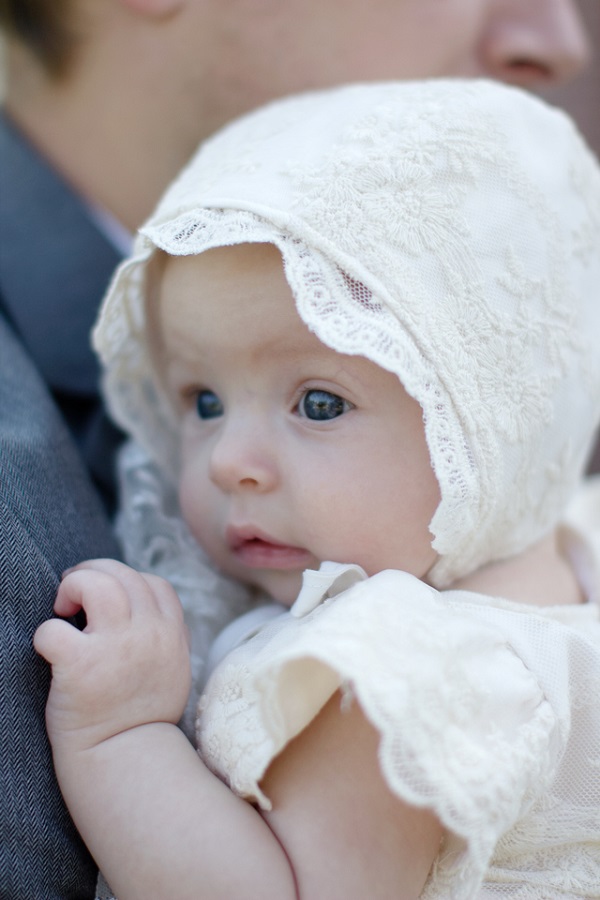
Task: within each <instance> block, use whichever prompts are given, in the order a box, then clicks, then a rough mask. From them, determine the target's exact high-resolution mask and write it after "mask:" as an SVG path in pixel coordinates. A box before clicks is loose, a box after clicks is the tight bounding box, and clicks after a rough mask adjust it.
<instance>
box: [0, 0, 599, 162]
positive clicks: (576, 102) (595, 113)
mask: <svg viewBox="0 0 600 900" xmlns="http://www.w3.org/2000/svg"><path fill="white" fill-rule="evenodd" d="M49 2H52V0H49ZM523 2H526V0H523ZM579 5H580V8H581V11H582V15H583V18H584V20H585V22H586V25H587V27H588V30H589V33H590V37H591V41H592V46H593V50H594V58H593V59H592V64H591V66H590V67H589V68H588V69H587V70H586V72H585V73H584V74H583V75H581V76H580V77H579V78H577V79H576V80H575V81H573V82H571V83H570V84H567V85H564V86H563V87H560V88H552V89H551V90H547V91H540V94H542V96H544V97H546V98H547V99H548V100H549V101H550V102H552V103H557V104H558V105H560V106H563V107H564V108H565V109H567V110H568V111H569V113H570V114H571V115H572V116H573V118H574V119H575V121H576V122H577V123H578V125H579V127H580V129H581V131H582V132H583V134H584V135H585V137H586V138H587V140H588V141H589V142H590V144H591V145H592V147H593V148H594V150H595V151H596V153H597V154H598V155H599V156H600V0H579ZM2 56H3V54H2V42H1V39H0V100H1V98H2V93H3V86H4V71H3V66H2Z"/></svg>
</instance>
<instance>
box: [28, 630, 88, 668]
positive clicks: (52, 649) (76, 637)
mask: <svg viewBox="0 0 600 900" xmlns="http://www.w3.org/2000/svg"><path fill="white" fill-rule="evenodd" d="M81 639H82V634H81V632H80V631H78V630H77V628H75V627H74V626H73V625H70V624H69V623H68V622H65V621H64V619H48V620H47V621H46V622H42V624H41V625H40V626H39V627H38V629H37V630H36V632H35V634H34V635H33V646H34V649H35V651H36V653H39V655H40V656H43V657H44V659H45V660H46V661H47V662H49V663H50V665H52V666H56V665H61V663H65V662H69V661H71V660H72V659H73V656H74V655H75V654H77V653H78V652H79V648H80V643H81Z"/></svg>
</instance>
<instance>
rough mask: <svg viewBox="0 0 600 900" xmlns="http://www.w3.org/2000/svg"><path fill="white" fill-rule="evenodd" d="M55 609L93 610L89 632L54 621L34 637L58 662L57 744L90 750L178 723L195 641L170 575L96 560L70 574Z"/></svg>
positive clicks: (52, 699)
mask: <svg viewBox="0 0 600 900" xmlns="http://www.w3.org/2000/svg"><path fill="white" fill-rule="evenodd" d="M54 609H55V612H56V613H57V614H58V615H59V616H72V615H74V614H75V613H77V612H78V611H79V610H80V609H83V610H84V611H85V614H86V616H87V625H86V628H85V629H84V630H83V631H78V630H77V629H76V628H75V627H74V626H72V625H70V624H69V623H68V622H65V621H63V620H61V619H50V620H48V621H47V622H44V623H43V624H42V625H40V627H39V628H38V630H37V631H36V633H35V636H34V646H35V649H36V650H37V652H38V653H39V654H41V656H43V657H44V658H45V659H46V660H47V661H48V662H49V663H50V664H51V665H52V686H51V689H50V695H49V698H48V706H47V711H46V718H47V725H48V733H49V735H50V740H51V742H52V744H53V746H54V748H55V750H56V748H57V746H58V745H59V744H61V745H62V744H64V743H65V742H66V744H67V745H68V746H69V748H70V749H75V750H76V749H82V750H83V749H87V748H90V747H93V746H96V745H98V744H100V743H101V742H102V741H104V740H106V739H107V738H110V737H112V736H114V735H116V734H119V733H121V732H124V731H126V730H128V729H130V728H134V727H136V726H138V725H144V724H147V723H151V722H169V723H176V722H178V720H179V719H180V717H181V715H182V713H183V710H184V707H185V704H186V701H187V697H188V693H189V689H190V662H189V647H188V641H187V631H186V628H185V624H184V621H183V614H182V610H181V604H180V602H179V599H178V597H177V595H176V593H175V591H174V590H173V588H172V587H171V586H170V585H169V584H168V583H167V582H166V581H163V579H162V578H158V577H156V576H153V575H144V574H141V573H139V572H136V571H134V570H133V569H130V568H129V567H128V566H126V565H124V564H123V563H119V562H115V561H114V560H109V559H100V560H92V561H90V562H85V563H81V565H78V566H76V567H75V568H74V569H71V570H70V571H69V572H68V573H67V574H66V575H65V576H64V578H63V581H62V583H61V585H60V588H59V591H58V595H57V598H56V603H55V605H54Z"/></svg>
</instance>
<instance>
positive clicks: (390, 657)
mask: <svg viewBox="0 0 600 900" xmlns="http://www.w3.org/2000/svg"><path fill="white" fill-rule="evenodd" d="M301 598H302V595H301V597H300V598H299V601H300V600H301ZM292 612H293V610H292ZM340 688H341V690H342V692H343V694H344V695H345V697H346V698H347V697H352V698H356V700H357V701H358V702H359V703H360V705H361V707H362V709H363V712H364V713H365V715H366V716H367V718H369V720H370V721H371V722H372V724H373V725H374V726H375V728H376V729H377V730H378V731H379V733H380V735H381V742H380V749H379V758H380V764H381V768H382V772H383V775H384V777H385V779H386V781H387V783H388V785H389V787H390V790H392V791H393V792H394V793H395V794H396V795H397V796H398V797H401V798H402V799H404V800H405V801H407V802H409V803H411V804H413V805H416V806H420V807H429V808H431V809H433V810H435V812H436V813H437V815H438V816H439V818H440V820H441V821H442V823H443V824H444V825H445V827H446V828H447V830H448V832H449V840H448V843H447V847H446V851H447V852H446V854H445V861H442V860H439V861H438V868H440V867H441V868H442V869H443V868H445V870H446V871H445V872H444V883H445V884H449V883H452V882H453V881H456V880H457V879H458V880H459V881H460V885H461V889H460V891H459V892H458V893H454V892H449V893H448V894H446V895H444V896H447V897H457V898H458V897H472V896H474V894H473V893H470V891H473V890H474V889H475V888H476V887H477V886H478V885H479V884H480V882H481V879H482V877H483V874H484V872H485V869H486V866H487V864H488V862H489V860H490V857H491V855H492V852H493V849H494V847H495V845H496V843H497V841H498V839H499V837H500V836H501V835H502V834H503V833H504V832H505V831H506V830H507V829H508V828H510V827H511V826H512V825H513V824H514V823H515V821H516V820H517V819H518V817H519V816H520V815H521V814H522V813H523V811H524V810H525V809H527V808H528V806H529V805H530V804H531V803H532V802H533V801H534V799H535V798H536V797H537V796H538V795H539V793H540V791H543V790H544V787H545V785H546V784H547V782H548V779H549V778H550V777H552V773H553V771H554V768H555V764H556V755H557V746H558V743H557V740H556V734H557V731H558V726H557V719H556V716H555V713H554V712H553V709H552V708H551V706H550V704H549V702H548V701H547V700H546V698H545V696H544V692H543V690H542V689H541V687H540V685H539V683H538V681H537V679H536V678H535V677H534V675H533V674H532V673H531V672H530V671H529V670H528V668H527V667H526V666H525V665H524V663H523V662H522V660H521V659H520V658H519V657H518V656H517V655H516V654H515V652H514V651H513V649H512V647H511V645H510V641H509V639H508V638H507V636H506V634H503V633H502V630H501V629H499V628H498V627H496V625H494V626H490V625H488V624H486V623H485V622H483V621H481V619H480V618H479V617H478V616H477V615H476V614H475V615H469V614H468V613H467V612H465V611H464V610H457V609H452V608H451V606H450V605H449V604H448V602H447V595H441V594H438V592H437V591H435V590H433V589H431V588H429V587H427V586H426V585H424V584H422V583H421V582H419V581H418V580H416V579H415V578H413V577H412V576H409V575H406V574H405V573H403V572H383V573H380V574H379V575H377V576H374V577H373V578H370V579H368V580H366V581H361V582H359V583H357V584H355V585H354V586H353V587H352V588H350V589H349V590H346V591H345V592H343V593H341V594H340V595H338V596H336V597H334V598H333V599H328V600H325V602H324V603H322V604H321V605H319V606H318V607H317V608H316V609H314V610H312V611H311V612H309V613H307V614H306V615H303V616H301V617H300V618H294V617H293V616H292V617H284V618H282V619H281V620H277V621H276V622H275V623H274V624H271V625H268V626H267V627H266V628H265V629H264V631H263V632H262V633H261V634H260V635H259V636H258V637H257V638H254V639H253V640H252V641H250V642H249V643H247V644H246V645H244V646H242V647H241V648H239V649H238V650H236V651H234V652H233V653H232V654H231V655H230V656H229V657H228V658H227V659H226V660H225V661H224V662H223V663H222V664H221V666H220V667H219V668H218V669H217V670H216V671H215V673H214V674H213V676H212V677H211V679H210V680H209V683H208V686H207V690H206V693H205V695H204V697H203V698H202V701H201V704H200V710H201V711H200V716H199V720H198V729H199V744H200V748H201V754H202V756H203V758H204V760H205V762H206V763H207V764H208V765H209V766H210V767H211V768H212V769H213V770H214V771H216V772H217V774H219V775H220V776H221V777H222V778H224V780H226V781H227V783H229V785H230V786H231V787H232V789H233V790H235V791H236V792H237V793H238V794H240V795H241V796H244V797H247V798H248V799H251V800H254V801H256V802H258V803H259V804H260V805H261V806H262V807H263V808H269V805H270V804H269V800H268V798H267V797H266V796H265V795H264V793H263V792H262V790H261V788H260V781H261V778H262V776H263V774H264V773H265V771H266V769H267V768H268V766H269V764H270V762H271V761H272V759H273V758H274V757H275V756H276V755H277V754H278V753H279V752H280V751H281V749H282V748H283V747H284V746H285V745H286V744H287V743H288V742H289V741H290V740H291V739H292V738H293V737H294V736H295V735H296V734H298V733H299V732H300V731H301V730H302V729H303V728H304V727H306V725H307V724H308V723H309V722H310V721H311V719H312V718H313V717H314V716H315V715H316V713H317V712H318V711H319V709H321V708H322V706H323V705H324V703H325V702H326V701H327V699H328V698H329V697H331V696H332V694H333V693H334V692H335V691H336V690H338V689H340ZM450 869H452V870H455V873H456V878H455V879H453V878H450V880H448V879H449V871H448V870H450ZM463 891H464V892H463Z"/></svg>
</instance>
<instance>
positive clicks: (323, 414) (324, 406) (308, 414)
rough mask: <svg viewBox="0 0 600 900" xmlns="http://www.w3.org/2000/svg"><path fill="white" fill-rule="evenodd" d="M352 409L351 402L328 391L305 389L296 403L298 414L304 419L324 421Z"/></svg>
mask: <svg viewBox="0 0 600 900" xmlns="http://www.w3.org/2000/svg"><path fill="white" fill-rule="evenodd" d="M349 409H352V404H351V403H348V401H347V400H344V398H343V397H338V395H337V394H332V393H331V392H330V391H323V390H319V389H314V390H311V391H307V392H306V393H305V394H304V395H303V396H302V397H301V399H300V402H299V404H298V414H299V415H300V416H302V418H304V419H313V420H316V421H324V420H327V419H335V418H337V416H341V415H342V414H343V413H345V412H348V410H349Z"/></svg>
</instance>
